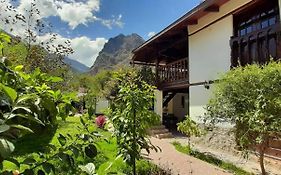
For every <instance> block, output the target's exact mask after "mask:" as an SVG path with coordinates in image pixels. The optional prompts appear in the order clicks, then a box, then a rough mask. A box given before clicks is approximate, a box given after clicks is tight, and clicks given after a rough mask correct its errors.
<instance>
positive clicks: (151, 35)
mask: <svg viewBox="0 0 281 175" xmlns="http://www.w3.org/2000/svg"><path fill="white" fill-rule="evenodd" d="M154 35H156V32H149V33H148V34H147V36H148V37H149V38H151V37H153V36H154Z"/></svg>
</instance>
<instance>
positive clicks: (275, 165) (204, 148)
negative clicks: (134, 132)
mask: <svg viewBox="0 0 281 175" xmlns="http://www.w3.org/2000/svg"><path fill="white" fill-rule="evenodd" d="M166 141H167V142H170V143H172V142H174V141H177V142H179V143H181V144H182V145H187V144H188V143H187V139H186V138H185V137H183V138H173V139H167V140H166ZM192 145H193V146H192V147H193V148H194V149H196V150H198V151H199V152H206V153H209V154H212V155H214V156H215V157H217V158H219V159H221V160H223V161H226V162H231V163H233V164H234V165H236V166H238V167H240V168H242V169H244V170H246V171H248V172H252V173H254V174H260V173H261V172H260V166H259V163H258V158H257V157H256V156H255V155H253V154H250V155H249V159H248V160H247V159H243V158H242V157H241V153H240V152H238V151H235V152H232V151H230V150H227V151H225V150H223V149H220V148H216V149H215V148H212V147H210V146H209V145H210V144H208V145H205V144H203V143H198V142H197V143H196V144H192ZM213 145H214V144H213ZM265 166H266V170H267V172H268V174H269V175H281V163H280V161H275V160H272V159H267V158H266V159H265Z"/></svg>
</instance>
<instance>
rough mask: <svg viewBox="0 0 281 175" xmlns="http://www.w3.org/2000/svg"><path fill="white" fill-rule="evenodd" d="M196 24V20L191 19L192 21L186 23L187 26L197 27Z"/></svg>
mask: <svg viewBox="0 0 281 175" xmlns="http://www.w3.org/2000/svg"><path fill="white" fill-rule="evenodd" d="M197 24H198V20H197V19H192V20H188V21H187V25H197Z"/></svg>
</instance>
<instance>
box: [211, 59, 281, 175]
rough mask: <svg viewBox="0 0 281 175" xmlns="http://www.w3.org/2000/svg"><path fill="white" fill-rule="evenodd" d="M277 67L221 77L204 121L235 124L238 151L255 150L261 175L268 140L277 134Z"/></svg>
mask: <svg viewBox="0 0 281 175" xmlns="http://www.w3.org/2000/svg"><path fill="white" fill-rule="evenodd" d="M280 93H281V64H280V63H279V62H270V63H268V64H266V65H248V66H246V67H239V68H236V69H233V70H231V71H229V72H228V73H226V74H225V75H222V77H221V78H220V81H219V82H217V83H216V84H215V88H214V94H213V97H212V99H211V100H210V102H209V105H208V107H207V110H208V113H207V118H206V121H208V122H211V123H217V122H220V121H227V122H230V123H232V124H235V127H236V139H237V143H238V145H239V147H240V148H241V149H242V150H243V152H244V153H245V155H247V153H248V151H249V149H253V148H254V147H257V150H258V151H259V158H260V166H261V171H262V174H266V170H265V167H264V154H265V151H266V149H267V148H268V146H269V140H270V139H272V138H280V133H281V118H280V115H281V97H280Z"/></svg>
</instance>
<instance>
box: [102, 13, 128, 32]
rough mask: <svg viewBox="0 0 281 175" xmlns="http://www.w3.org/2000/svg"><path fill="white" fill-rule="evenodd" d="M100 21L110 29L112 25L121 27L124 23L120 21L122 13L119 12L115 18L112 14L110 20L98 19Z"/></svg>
mask: <svg viewBox="0 0 281 175" xmlns="http://www.w3.org/2000/svg"><path fill="white" fill-rule="evenodd" d="M98 20H100V21H101V23H102V24H103V25H104V26H106V27H107V28H109V29H112V27H113V26H117V27H120V28H122V27H123V26H124V23H123V22H122V15H121V14H120V15H119V16H118V17H117V18H115V16H113V19H111V20H105V19H98Z"/></svg>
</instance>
